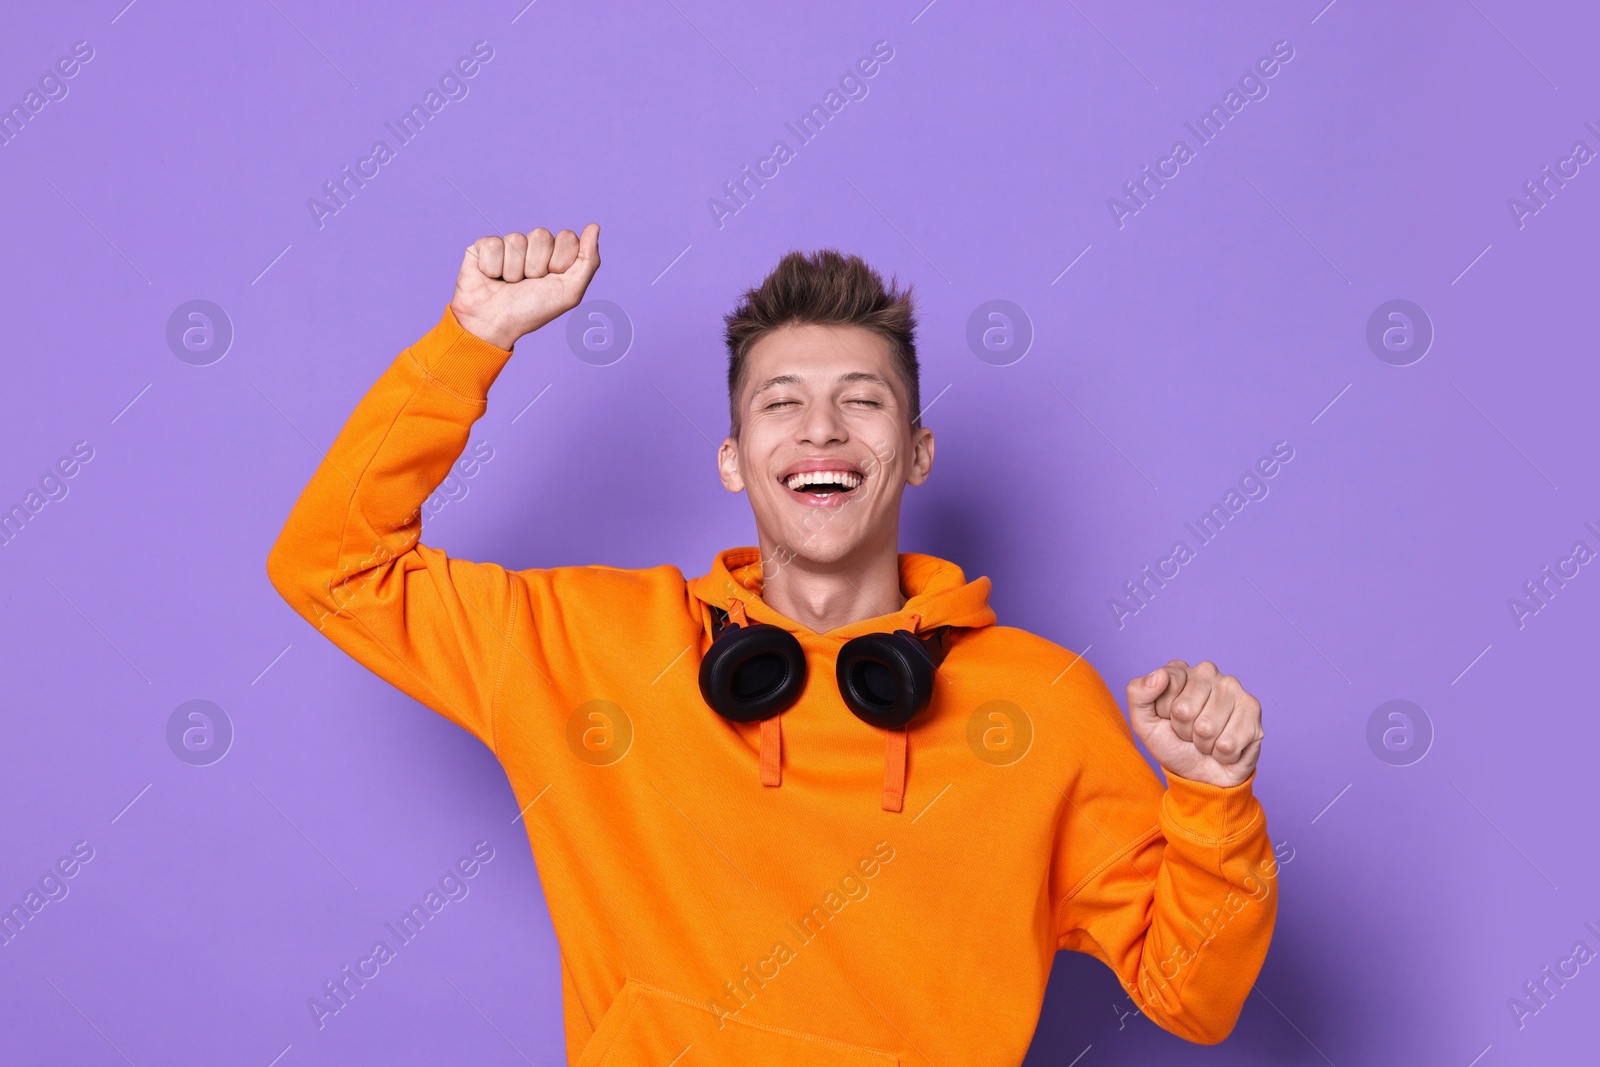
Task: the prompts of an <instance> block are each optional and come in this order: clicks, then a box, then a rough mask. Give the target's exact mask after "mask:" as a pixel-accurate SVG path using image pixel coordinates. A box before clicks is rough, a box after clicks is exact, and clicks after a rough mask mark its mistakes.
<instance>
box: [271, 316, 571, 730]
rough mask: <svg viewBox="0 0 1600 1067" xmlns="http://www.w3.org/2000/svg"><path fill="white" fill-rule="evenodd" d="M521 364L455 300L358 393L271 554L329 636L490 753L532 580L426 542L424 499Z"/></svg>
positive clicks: (302, 608) (291, 596) (287, 587)
mask: <svg viewBox="0 0 1600 1067" xmlns="http://www.w3.org/2000/svg"><path fill="white" fill-rule="evenodd" d="M510 358H511V353H510V352H509V351H506V350H505V349H502V348H497V347H496V346H494V345H492V344H490V343H489V342H487V341H484V340H482V339H480V338H478V337H476V336H474V335H473V334H471V333H469V332H467V331H466V330H465V329H463V328H462V327H461V325H460V323H458V322H457V321H456V318H455V315H454V314H453V313H452V312H451V311H450V309H449V308H448V306H447V307H446V308H445V311H444V315H443V316H442V317H441V318H440V319H439V322H438V324H437V325H435V326H434V327H433V328H432V329H431V330H429V331H428V332H427V334H425V335H424V336H423V337H422V339H421V340H419V341H418V342H417V343H416V344H414V345H412V346H411V347H410V348H407V349H406V350H405V351H403V352H401V353H400V355H399V357H398V358H397V359H396V360H395V361H394V363H393V364H391V365H390V366H389V368H388V370H386V371H385V372H384V373H383V375H382V376H381V377H380V378H379V379H378V381H377V383H376V384H374V385H373V386H372V388H371V389H369V390H368V391H367V394H366V396H364V397H363V398H362V399H361V402H360V403H359V404H358V405H357V406H356V409H355V411H354V412H353V413H352V414H351V415H350V418H349V420H348V421H347V422H346V423H345V425H344V428H343V429H342V430H341V431H340V432H339V436H338V437H337V438H336V439H335V440H334V442H333V444H332V446H331V447H330V448H329V449H328V453H327V455H326V456H325V457H324V458H323V460H322V462H321V463H320V464H318V466H317V469H316V473H315V474H314V475H312V478H311V482H310V484H308V485H307V486H306V487H305V490H304V491H303V492H302V493H301V494H300V498H299V500H298V501H297V502H296V503H295V505H294V508H293V510H292V511H291V512H290V513H289V518H288V521H287V522H285V524H284V527H283V531H282V533H280V534H279V536H278V540H277V542H276V543H275V544H274V545H273V546H272V550H271V552H270V554H269V555H268V557H267V574H268V577H269V578H270V579H271V581H272V584H273V586H274V587H275V588H276V589H277V590H278V592H279V593H280V594H281V595H282V596H283V598H284V599H285V600H286V601H288V603H289V605H290V606H291V607H292V608H294V610H295V611H296V612H298V613H299V614H300V615H301V616H302V617H304V618H305V620H306V621H307V622H309V623H310V624H311V625H312V626H314V627H316V629H317V630H318V631H319V632H320V633H321V634H322V635H323V636H324V637H326V638H328V640H330V641H332V642H333V643H334V644H335V645H337V646H338V647H339V648H340V649H342V650H344V651H345V652H347V653H349V654H350V656H352V657H353V658H354V659H356V660H357V661H358V662H360V663H361V664H362V665H363V666H365V667H367V668H368V669H369V670H371V671H373V672H374V673H375V674H377V675H379V676H380V677H382V678H384V679H385V680H386V681H388V682H390V683H391V684H393V685H394V686H396V687H397V688H399V689H401V690H403V691H404V692H405V693H407V694H409V695H410V696H412V697H414V698H415V699H417V700H418V701H420V702H422V703H423V704H425V705H427V706H428V707H430V708H432V709H433V710H435V711H437V712H439V713H440V714H441V715H444V716H445V717H446V718H448V719H450V720H451V721H453V722H455V723H457V724H458V725H460V726H463V727H465V728H466V729H468V730H470V731H471V732H472V733H473V734H474V735H475V736H477V737H478V738H479V739H480V740H481V741H483V743H484V744H486V745H488V746H489V748H490V749H491V750H495V729H494V727H495V719H494V711H495V701H496V696H497V689H498V684H499V679H500V675H501V672H502V665H503V661H504V660H505V658H506V656H507V654H508V652H509V651H511V642H510V640H509V635H510V634H511V633H512V631H513V628H514V627H516V628H519V629H525V628H526V627H527V625H528V622H529V620H526V619H524V620H521V621H520V622H519V620H518V617H517V616H518V614H519V607H520V609H521V611H522V612H524V613H525V612H526V611H527V607H526V602H527V600H528V598H527V596H526V594H525V592H524V589H525V587H524V584H523V581H522V579H521V578H520V576H519V575H517V574H515V573H512V572H509V571H507V570H505V569H504V568H502V567H499V566H497V565H495V564H491V563H468V562H463V561H461V560H456V559H451V558H449V557H448V556H447V555H446V554H445V553H444V552H442V551H440V550H439V549H436V548H429V547H428V546H426V545H424V544H421V543H420V540H419V539H420V536H421V533H422V505H423V503H424V502H425V501H426V500H427V499H428V497H429V495H430V494H431V493H432V492H433V491H434V489H435V488H437V487H438V485H439V483H440V482H442V481H443V480H444V479H445V477H446V476H447V475H448V474H449V473H450V468H451V466H452V464H454V463H455V462H456V460H457V458H458V457H459V456H460V455H461V452H462V449H464V448H465V447H466V444H467V438H468V436H469V434H470V433H471V430H472V426H473V423H475V422H476V421H477V420H478V418H479V417H480V416H482V415H483V413H484V411H485V409H486V406H487V405H486V400H485V397H486V396H487V394H488V391H489V387H490V385H492V384H493V382H494V380H495V378H496V376H498V375H499V373H500V371H501V369H502V368H503V367H504V366H505V364H506V362H507V360H509V359H510ZM517 654H522V655H526V654H527V653H522V652H519V653H517ZM536 666H538V667H539V669H540V670H541V672H542V673H546V672H545V668H544V665H543V664H538V665H536Z"/></svg>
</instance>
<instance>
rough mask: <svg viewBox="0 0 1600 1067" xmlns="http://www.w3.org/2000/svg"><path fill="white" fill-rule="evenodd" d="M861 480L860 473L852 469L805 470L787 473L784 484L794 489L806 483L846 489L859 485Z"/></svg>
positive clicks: (806, 484)
mask: <svg viewBox="0 0 1600 1067" xmlns="http://www.w3.org/2000/svg"><path fill="white" fill-rule="evenodd" d="M861 480H862V479H861V475H859V474H856V473H854V472H853V471H807V472H805V473H803V474H791V475H789V477H788V478H786V479H784V484H785V485H787V486H788V487H789V488H790V489H796V490H798V489H801V488H803V487H805V486H808V485H837V486H841V487H843V488H844V489H847V490H848V489H854V488H855V487H856V486H858V485H860V484H861Z"/></svg>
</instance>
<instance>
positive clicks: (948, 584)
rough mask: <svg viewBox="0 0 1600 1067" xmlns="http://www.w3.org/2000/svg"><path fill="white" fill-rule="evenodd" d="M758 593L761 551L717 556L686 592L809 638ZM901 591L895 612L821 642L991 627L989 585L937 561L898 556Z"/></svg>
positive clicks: (849, 627) (913, 555)
mask: <svg viewBox="0 0 1600 1067" xmlns="http://www.w3.org/2000/svg"><path fill="white" fill-rule="evenodd" d="M761 589H762V567H761V549H759V548H753V547H747V548H729V549H726V550H724V551H722V552H719V553H717V557H716V560H715V561H714V562H713V564H712V567H711V573H709V574H705V575H702V576H701V577H699V578H692V579H690V580H689V592H690V594H691V595H692V596H693V597H694V598H695V599H696V600H697V601H699V602H700V603H701V604H704V605H709V606H710V607H715V608H720V609H721V610H723V611H727V610H729V601H730V600H731V599H738V600H739V601H741V602H742V603H743V605H744V610H745V613H746V614H747V615H748V616H749V618H750V621H751V622H765V623H770V624H772V625H773V626H781V627H783V628H784V629H785V630H788V631H789V632H791V633H794V634H802V633H804V634H810V633H811V631H810V630H808V629H807V628H806V627H804V626H802V625H801V624H800V623H797V622H795V621H794V620H793V619H790V618H788V617H787V616H784V615H782V614H780V613H779V612H777V611H776V610H774V609H772V608H770V607H768V606H767V603H766V601H764V600H762V599H761ZM900 591H901V592H902V593H904V594H905V595H906V598H907V599H906V603H905V606H904V607H903V608H901V609H900V610H899V611H897V612H894V613H892V614H889V615H879V616H876V617H874V618H870V619H861V620H859V621H857V622H853V623H850V624H848V625H846V626H840V627H838V628H837V629H833V630H829V631H828V632H827V633H825V634H822V635H820V636H821V637H824V638H826V639H828V640H830V641H834V640H836V641H837V642H838V643H839V644H841V645H842V644H844V642H846V641H848V640H850V639H851V638H852V637H859V636H860V635H862V634H867V633H874V632H890V631H893V630H899V629H907V630H910V629H915V630H916V631H917V632H919V633H926V632H927V631H929V630H931V629H933V628H934V627H936V626H957V627H966V628H972V629H975V628H978V627H983V626H992V625H994V623H995V614H994V609H993V608H991V607H990V606H989V579H988V578H977V579H974V580H973V581H970V582H969V581H967V576H966V575H965V574H963V573H962V570H961V568H960V567H958V566H956V565H955V564H954V563H951V562H950V561H948V560H943V559H940V558H938V557H937V556H925V555H922V554H920V553H916V552H902V553H900ZM701 614H702V615H703V616H704V617H705V619H706V620H707V621H706V626H707V631H706V632H707V634H708V635H709V633H710V621H709V620H710V612H709V611H706V610H704V609H702V611H701ZM913 616H915V619H913ZM913 623H915V625H914V626H913Z"/></svg>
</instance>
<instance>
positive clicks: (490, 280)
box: [450, 222, 600, 349]
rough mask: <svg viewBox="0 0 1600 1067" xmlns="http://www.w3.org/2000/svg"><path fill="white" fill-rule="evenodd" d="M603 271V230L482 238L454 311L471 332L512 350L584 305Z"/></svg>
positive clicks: (467, 264)
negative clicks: (521, 339) (596, 276)
mask: <svg viewBox="0 0 1600 1067" xmlns="http://www.w3.org/2000/svg"><path fill="white" fill-rule="evenodd" d="M598 269H600V226H599V224H598V223H594V222H591V223H589V225H587V226H585V227H584V228H583V236H581V237H580V236H578V235H577V234H575V233H573V232H572V231H571V230H562V231H561V232H560V233H558V234H556V235H555V236H553V237H552V236H551V234H550V231H549V230H547V229H545V228H544V227H542V226H541V227H539V228H538V229H536V230H530V231H528V232H527V233H508V234H506V235H505V236H504V237H480V238H478V239H477V240H476V241H474V242H473V243H472V245H471V246H470V247H469V248H468V249H467V254H466V257H465V258H464V259H462V261H461V273H460V274H459V275H458V276H457V277H456V293H455V296H454V297H453V298H452V299H451V301H450V310H451V311H452V312H453V313H454V314H455V317H456V321H457V322H459V323H461V325H462V327H464V328H465V329H466V330H467V332H468V333H471V334H475V335H476V336H478V337H481V338H483V339H484V340H485V341H488V342H489V343H490V344H492V345H496V346H498V347H500V348H504V349H510V348H511V346H512V345H514V344H516V342H517V338H519V337H521V336H523V335H524V334H529V333H532V332H533V331H534V330H537V329H538V328H539V327H541V326H543V325H544V324H545V323H547V322H550V321H551V320H552V319H556V318H559V317H560V316H561V315H564V314H566V313H567V312H568V311H571V310H572V309H573V308H575V307H577V306H578V304H579V303H580V302H581V301H582V300H583V294H584V290H586V289H588V288H589V279H591V278H593V277H594V272H595V271H596V270H598Z"/></svg>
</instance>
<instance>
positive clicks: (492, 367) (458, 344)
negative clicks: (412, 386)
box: [410, 304, 511, 401]
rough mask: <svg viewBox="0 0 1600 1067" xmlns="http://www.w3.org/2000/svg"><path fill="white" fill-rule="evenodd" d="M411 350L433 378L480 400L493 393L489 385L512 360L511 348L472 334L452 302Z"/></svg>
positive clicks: (457, 391) (450, 388) (464, 394)
mask: <svg viewBox="0 0 1600 1067" xmlns="http://www.w3.org/2000/svg"><path fill="white" fill-rule="evenodd" d="M410 351H411V356H412V358H413V359H415V360H416V361H417V362H418V363H420V364H422V367H423V369H424V370H426V371H427V372H428V376H429V377H430V378H433V379H434V380H435V381H437V382H438V383H439V384H441V385H443V386H444V387H445V388H446V389H449V390H451V391H453V392H456V393H459V394H461V395H463V396H467V397H471V398H472V399H474V400H480V401H481V400H482V399H483V398H484V397H486V396H488V395H489V387H490V386H491V385H493V384H494V380H495V379H496V378H498V377H499V376H500V371H501V370H503V369H504V368H505V365H506V363H507V361H509V360H510V359H511V352H510V350H509V349H505V348H501V347H499V346H498V345H493V344H490V343H489V342H488V341H485V340H484V339H483V338H481V337H479V336H477V335H476V334H473V333H468V332H467V330H466V329H465V328H463V327H462V325H461V323H459V322H457V321H456V316H455V312H453V311H451V310H450V305H449V304H446V305H445V307H444V314H443V315H441V316H440V317H439V321H438V323H437V324H436V325H435V326H434V327H433V329H431V330H429V331H428V332H427V333H425V334H423V335H422V339H421V340H419V341H418V342H417V343H416V344H414V345H412V346H411V349H410Z"/></svg>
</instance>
